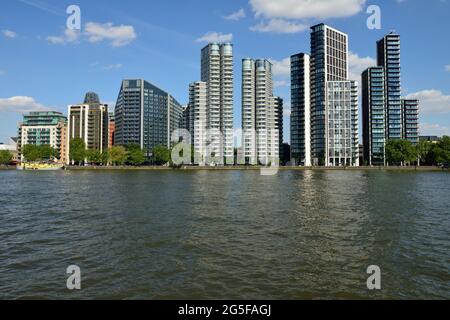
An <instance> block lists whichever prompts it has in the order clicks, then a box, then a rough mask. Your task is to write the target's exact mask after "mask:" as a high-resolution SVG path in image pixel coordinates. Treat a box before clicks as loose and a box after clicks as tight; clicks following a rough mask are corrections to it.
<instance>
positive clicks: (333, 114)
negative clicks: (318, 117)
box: [325, 81, 359, 166]
mask: <svg viewBox="0 0 450 320" xmlns="http://www.w3.org/2000/svg"><path fill="white" fill-rule="evenodd" d="M325 92H326V98H325V100H326V102H325V106H326V108H325V110H326V119H327V121H326V123H325V127H326V129H325V132H326V137H325V141H326V146H325V154H326V157H325V166H359V130H358V123H359V119H358V83H357V82H356V81H327V85H326V90H325Z"/></svg>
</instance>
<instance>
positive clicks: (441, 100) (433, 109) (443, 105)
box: [406, 89, 450, 114]
mask: <svg viewBox="0 0 450 320" xmlns="http://www.w3.org/2000/svg"><path fill="white" fill-rule="evenodd" d="M406 98H407V99H419V100H420V104H419V106H420V112H421V113H423V114H448V113H450V95H448V96H447V95H445V94H443V93H442V92H441V91H439V90H435V89H431V90H422V91H419V92H415V93H411V94H408V95H407V96H406Z"/></svg>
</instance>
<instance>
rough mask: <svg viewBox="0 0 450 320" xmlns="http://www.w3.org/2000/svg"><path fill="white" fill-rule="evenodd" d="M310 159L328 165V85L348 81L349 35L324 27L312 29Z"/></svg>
mask: <svg viewBox="0 0 450 320" xmlns="http://www.w3.org/2000/svg"><path fill="white" fill-rule="evenodd" d="M310 75H311V77H310V79H311V80H310V83H311V154H312V156H311V158H312V159H311V160H312V162H313V165H326V164H327V163H330V162H329V159H328V160H327V158H328V156H327V154H326V153H327V141H326V139H327V135H328V132H327V115H328V114H329V112H328V110H327V104H326V96H327V94H326V90H327V82H329V81H347V80H348V36H347V35H346V34H345V33H343V32H340V31H338V30H336V29H333V28H331V27H329V26H327V25H325V24H319V25H316V26H313V27H311V70H310Z"/></svg>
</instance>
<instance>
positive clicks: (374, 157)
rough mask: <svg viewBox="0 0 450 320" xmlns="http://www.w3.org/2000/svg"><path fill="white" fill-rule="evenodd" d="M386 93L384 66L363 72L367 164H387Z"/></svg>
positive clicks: (364, 138)
mask: <svg viewBox="0 0 450 320" xmlns="http://www.w3.org/2000/svg"><path fill="white" fill-rule="evenodd" d="M385 97H386V95H385V80H384V68H383V67H372V68H368V69H367V70H365V71H364V72H363V74H362V113H363V146H364V160H365V164H366V165H369V166H372V165H386V158H385V147H386V130H387V129H386V124H387V121H386V118H387V117H386V107H385V106H386V98H385Z"/></svg>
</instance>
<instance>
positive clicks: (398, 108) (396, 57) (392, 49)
mask: <svg viewBox="0 0 450 320" xmlns="http://www.w3.org/2000/svg"><path fill="white" fill-rule="evenodd" d="M377 61H378V66H379V67H383V68H384V72H385V79H384V82H385V95H386V118H387V123H386V138H387V140H399V139H402V132H403V129H402V102H401V76H400V72H401V65H400V35H398V34H396V33H395V32H391V33H389V34H388V35H386V36H385V37H384V38H383V39H381V40H379V41H378V42H377Z"/></svg>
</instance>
